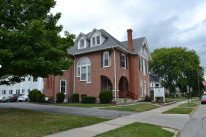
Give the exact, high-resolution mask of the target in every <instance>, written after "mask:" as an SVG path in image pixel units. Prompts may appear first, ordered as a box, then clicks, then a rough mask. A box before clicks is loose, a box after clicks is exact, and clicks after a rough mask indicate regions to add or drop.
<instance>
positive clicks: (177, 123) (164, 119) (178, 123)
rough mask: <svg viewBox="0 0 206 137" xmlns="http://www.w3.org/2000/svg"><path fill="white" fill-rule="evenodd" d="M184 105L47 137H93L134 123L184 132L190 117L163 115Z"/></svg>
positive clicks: (177, 104) (162, 108) (173, 105)
mask: <svg viewBox="0 0 206 137" xmlns="http://www.w3.org/2000/svg"><path fill="white" fill-rule="evenodd" d="M183 103H186V101H182V102H178V103H175V104H172V105H168V106H162V107H160V108H156V109H153V110H150V111H146V112H142V113H136V114H132V115H129V116H125V117H121V118H117V119H113V120H110V121H106V122H102V123H99V124H95V125H91V126H86V127H82V128H75V129H71V130H67V131H63V132H59V133H56V134H52V135H48V136H46V137H68V136H69V137H82V136H83V137H93V136H96V135H98V134H101V133H103V132H107V131H110V130H113V129H116V128H119V127H123V126H125V125H128V124H131V123H134V122H142V123H150V124H154V125H159V126H163V127H168V128H173V129H177V130H182V129H183V127H184V125H185V124H186V122H187V120H188V119H189V115H183V114H161V113H162V112H164V111H167V110H169V109H171V108H174V107H177V106H179V105H181V104H183Z"/></svg>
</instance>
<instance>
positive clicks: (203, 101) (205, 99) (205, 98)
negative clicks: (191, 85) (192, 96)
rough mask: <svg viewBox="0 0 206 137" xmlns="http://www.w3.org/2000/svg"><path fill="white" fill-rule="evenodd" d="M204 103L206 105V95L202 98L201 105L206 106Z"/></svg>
mask: <svg viewBox="0 0 206 137" xmlns="http://www.w3.org/2000/svg"><path fill="white" fill-rule="evenodd" d="M204 103H206V95H203V96H202V97H201V104H204Z"/></svg>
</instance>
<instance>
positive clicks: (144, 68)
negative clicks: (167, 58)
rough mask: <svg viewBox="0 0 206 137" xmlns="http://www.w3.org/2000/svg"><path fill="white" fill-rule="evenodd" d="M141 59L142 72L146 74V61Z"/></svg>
mask: <svg viewBox="0 0 206 137" xmlns="http://www.w3.org/2000/svg"><path fill="white" fill-rule="evenodd" d="M142 60H143V74H144V75H146V63H145V60H144V59H142Z"/></svg>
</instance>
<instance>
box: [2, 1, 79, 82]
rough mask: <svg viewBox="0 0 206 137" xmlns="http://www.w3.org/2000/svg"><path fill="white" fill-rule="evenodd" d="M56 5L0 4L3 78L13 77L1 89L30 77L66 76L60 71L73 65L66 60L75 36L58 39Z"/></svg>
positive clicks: (22, 2)
mask: <svg viewBox="0 0 206 137" xmlns="http://www.w3.org/2000/svg"><path fill="white" fill-rule="evenodd" d="M55 5H56V2H55V0H23V1H20V0H1V1H0V9H1V12H0V22H1V23H0V24H1V25H0V36H1V40H0V64H1V65H2V67H1V68H0V77H2V76H5V75H7V74H9V75H11V77H9V79H8V80H3V81H0V85H1V84H11V83H15V82H20V81H22V77H24V76H28V75H31V76H34V77H48V75H50V74H53V75H63V72H62V71H61V70H67V69H68V68H69V66H70V65H71V64H72V61H71V60H65V58H66V57H67V55H68V53H67V49H68V48H69V47H70V46H72V45H73V44H74V42H73V39H74V38H75V36H74V35H73V34H69V33H68V32H65V37H61V36H60V35H59V33H60V32H61V30H62V28H63V27H62V26H61V25H59V26H58V25H56V24H57V22H58V20H59V19H60V17H61V13H57V14H56V15H53V14H51V13H50V9H51V8H53V7H54V6H55Z"/></svg>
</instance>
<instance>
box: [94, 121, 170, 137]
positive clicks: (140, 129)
mask: <svg viewBox="0 0 206 137" xmlns="http://www.w3.org/2000/svg"><path fill="white" fill-rule="evenodd" d="M173 135H174V133H172V132H169V131H167V130H164V129H162V128H161V127H159V126H156V125H151V124H146V123H132V124H130V125H126V126H124V127H121V128H117V129H115V130H111V131H108V132H105V133H102V134H99V135H97V136H96V137H173Z"/></svg>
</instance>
